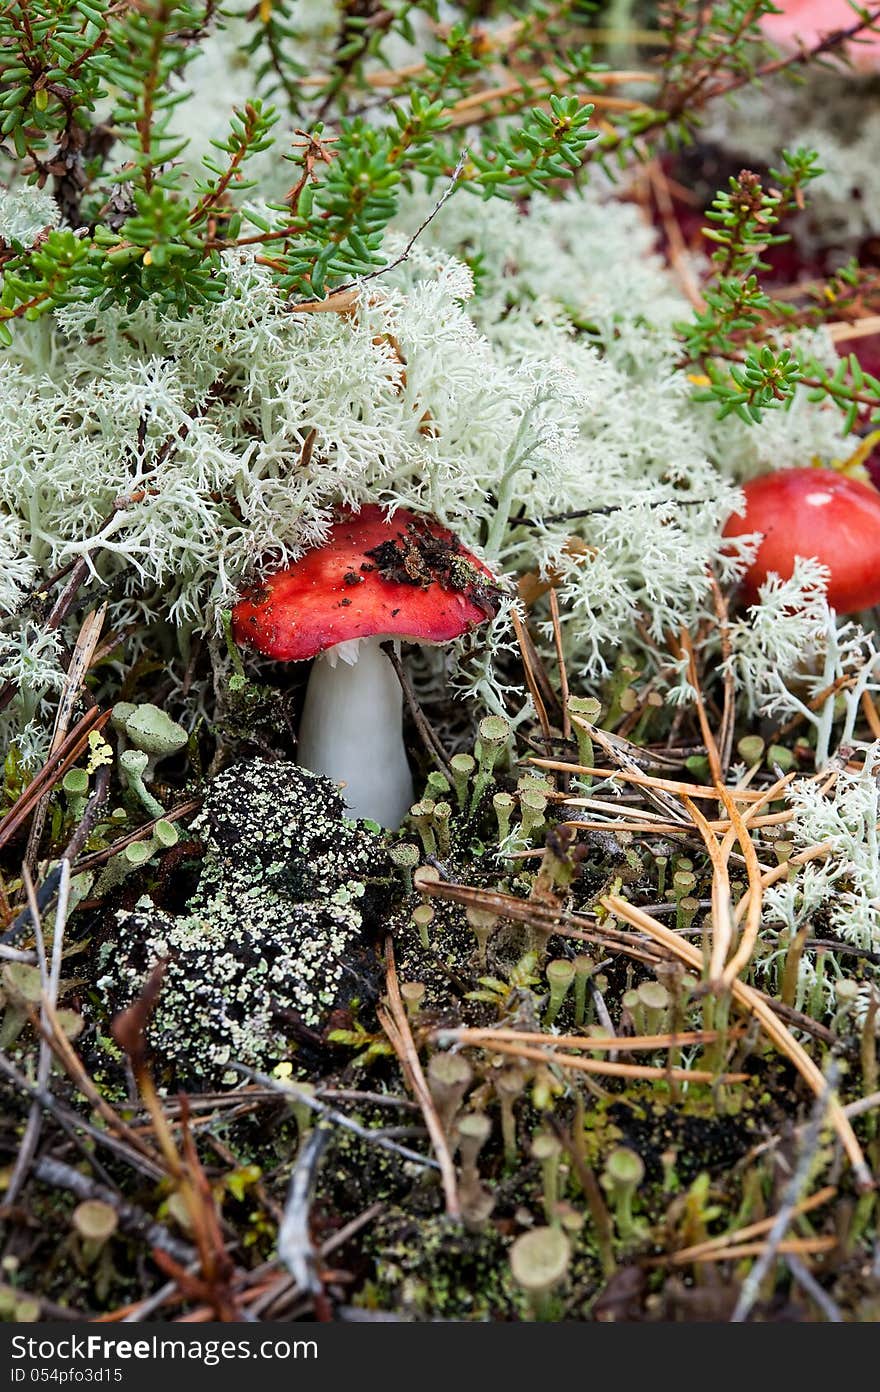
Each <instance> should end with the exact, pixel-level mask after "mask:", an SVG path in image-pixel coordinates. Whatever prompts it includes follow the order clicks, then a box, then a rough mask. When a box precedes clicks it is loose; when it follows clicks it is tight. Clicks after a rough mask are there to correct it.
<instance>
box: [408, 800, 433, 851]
mask: <svg viewBox="0 0 880 1392" xmlns="http://www.w3.org/2000/svg"><path fill="white" fill-rule="evenodd" d="M409 815H410V820H411V821H412V823H413V825H414V826H415V828H416V831H417V832H418V833H419V836H420V837H421V841H422V846H423V848H424V852H425V855H427V856H432V855H436V854H437V841H436V838H435V836H434V803H433V800H432V799H431V798H423V799H422V801H421V802H416V803H413V805H412V807H411V808H410V809H409Z"/></svg>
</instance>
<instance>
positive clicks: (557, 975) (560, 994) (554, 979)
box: [544, 957, 575, 1029]
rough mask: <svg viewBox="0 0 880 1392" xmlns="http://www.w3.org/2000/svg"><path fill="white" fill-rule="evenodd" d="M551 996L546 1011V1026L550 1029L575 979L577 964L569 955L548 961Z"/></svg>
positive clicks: (546, 969)
mask: <svg viewBox="0 0 880 1392" xmlns="http://www.w3.org/2000/svg"><path fill="white" fill-rule="evenodd" d="M545 971H546V976H547V985H548V986H549V987H550V998H549V1000H548V1002H547V1009H546V1011H545V1013H544V1028H545V1029H549V1028H550V1026H551V1025H552V1024H553V1022H554V1020H555V1019H556V1016H557V1015H558V1014H559V1012H560V1010H561V1009H562V1006H563V1004H564V1002H565V998H566V996H567V995H568V993H569V991H570V990H571V987H572V984H573V982H574V979H575V965H574V962H572V961H570V960H569V959H568V958H567V957H559V958H556V959H555V960H554V961H552V962H548V963H547V966H546V968H545Z"/></svg>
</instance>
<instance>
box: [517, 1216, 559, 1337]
mask: <svg viewBox="0 0 880 1392" xmlns="http://www.w3.org/2000/svg"><path fill="white" fill-rule="evenodd" d="M570 1262H571V1245H570V1243H569V1241H568V1238H567V1237H566V1236H565V1233H564V1232H563V1231H562V1229H561V1228H559V1227H555V1228H534V1229H533V1230H532V1231H531V1232H528V1233H523V1234H522V1235H521V1236H520V1237H518V1238H517V1239H516V1241H515V1242H514V1244H513V1246H512V1247H511V1249H510V1272H511V1275H512V1276H513V1279H514V1281H515V1282H516V1284H517V1286H519V1288H520V1290H521V1291H522V1292H523V1294H524V1295H525V1297H526V1304H527V1306H528V1309H529V1314H530V1316H531V1318H532V1319H534V1320H547V1319H551V1318H552V1317H553V1313H554V1301H553V1294H554V1292H555V1291H557V1290H558V1289H559V1287H560V1286H561V1285H562V1283H563V1281H564V1280H565V1278H566V1276H567V1275H568V1268H569V1264H570Z"/></svg>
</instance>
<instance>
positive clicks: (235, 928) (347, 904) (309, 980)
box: [99, 760, 392, 1082]
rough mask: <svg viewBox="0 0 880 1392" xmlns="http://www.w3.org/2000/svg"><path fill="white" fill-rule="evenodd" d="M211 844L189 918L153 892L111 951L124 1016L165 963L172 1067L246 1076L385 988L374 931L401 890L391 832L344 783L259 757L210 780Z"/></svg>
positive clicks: (199, 829)
mask: <svg viewBox="0 0 880 1392" xmlns="http://www.w3.org/2000/svg"><path fill="white" fill-rule="evenodd" d="M191 831H192V834H193V835H196V836H198V837H199V838H200V839H201V841H202V844H203V846H204V860H203V862H202V866H201V873H200V877H199V883H198V887H197V889H196V891H195V893H194V894H193V896H192V898H191V899H190V900H189V902H188V903H187V906H186V907H187V910H188V912H187V913H186V914H185V915H183V916H178V915H174V914H170V913H167V912H165V911H163V910H160V909H157V908H156V907H155V905H154V904H153V903H152V901H151V900H150V899H149V898H147V897H145V898H143V899H141V900H140V901H139V903H138V904H137V905H136V907H135V909H134V911H133V912H120V913H118V914H117V915H116V918H117V922H116V925H115V926H114V929H113V932H112V935H111V937H110V939H109V940H108V941H107V942H106V943H105V944H104V946H103V947H102V948H101V952H100V969H101V979H100V982H99V985H100V987H101V990H102V993H103V996H104V999H105V1002H106V1004H107V1006H108V1007H109V1008H110V1009H111V1010H113V1011H114V1012H115V1011H117V1010H121V1009H123V1008H124V1007H125V1006H126V1005H128V1004H129V1003H130V1002H131V1001H132V1000H133V999H134V998H135V997H136V996H137V994H138V992H139V991H140V989H141V987H142V985H143V982H144V980H145V979H146V976H147V975H148V973H149V972H150V970H151V969H152V968H153V966H154V965H155V963H156V962H157V961H159V960H161V959H165V960H167V970H166V973H165V977H164V981H163V984H162V991H161V994H160V997H159V1002H158V1005H157V1007H156V1010H155V1013H154V1015H153V1018H152V1021H151V1024H150V1030H149V1038H150V1044H151V1046H152V1048H153V1050H154V1053H155V1055H156V1057H157V1059H160V1060H161V1062H162V1064H163V1065H165V1066H166V1067H170V1069H171V1071H172V1072H173V1073H174V1075H175V1076H176V1077H177V1078H178V1079H179V1080H182V1079H184V1078H185V1077H198V1078H203V1079H214V1080H219V1081H223V1082H231V1081H233V1080H238V1079H239V1078H240V1074H238V1073H236V1072H235V1071H234V1069H233V1068H232V1064H233V1063H243V1064H247V1065H250V1066H252V1067H260V1068H265V1067H267V1066H270V1065H271V1064H273V1063H274V1062H276V1061H277V1060H279V1059H281V1058H284V1057H285V1056H286V1055H287V1054H288V1053H289V1052H290V1040H291V1039H292V1038H295V1037H296V1034H297V1030H298V1029H299V1033H300V1034H301V1033H302V1026H305V1027H306V1029H307V1030H312V1031H314V1030H317V1029H320V1028H321V1027H322V1026H323V1025H324V1023H325V1022H326V1019H327V1017H328V1015H329V1014H330V1012H331V1011H332V1010H333V1009H334V1008H337V1007H339V1006H341V1005H345V1004H347V1003H348V1002H349V1001H350V1000H351V999H352V998H353V997H361V998H364V997H369V996H371V995H373V994H374V990H375V981H376V967H375V957H374V954H373V952H372V949H371V948H370V946H369V929H370V927H371V926H372V927H376V926H378V924H379V922H380V918H381V916H382V915H383V914H384V910H385V905H386V901H387V898H388V895H389V893H390V892H391V886H392V870H391V866H390V864H389V863H388V862H387V859H386V856H385V852H384V848H383V846H382V843H381V841H380V840H379V838H378V837H377V836H375V835H372V834H371V833H370V832H369V831H367V830H365V829H364V828H362V827H360V826H358V825H356V824H353V823H350V822H347V821H346V820H345V819H344V806H343V802H342V798H341V796H340V794H339V791H338V789H337V788H336V787H335V786H334V785H333V784H332V783H331V782H330V781H329V780H328V779H326V778H319V777H317V776H316V775H315V774H312V773H309V772H307V771H306V770H305V769H300V768H297V767H295V766H294V765H293V764H289V763H271V762H268V761H265V760H253V761H251V762H248V763H240V764H237V765H235V766H234V767H232V768H230V769H227V770H225V771H224V772H223V773H221V774H220V775H219V776H218V777H217V778H215V779H214V780H213V781H212V783H211V784H210V786H209V788H208V790H207V794H206V797H205V803H204V807H203V809H202V811H201V813H200V814H199V817H198V819H197V820H196V821H195V822H194V823H193V826H192V828H191Z"/></svg>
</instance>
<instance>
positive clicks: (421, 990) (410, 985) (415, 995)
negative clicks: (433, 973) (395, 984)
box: [400, 981, 425, 1020]
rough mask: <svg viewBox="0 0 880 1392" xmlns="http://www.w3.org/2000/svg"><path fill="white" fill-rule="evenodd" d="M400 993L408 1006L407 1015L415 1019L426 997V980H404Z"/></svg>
mask: <svg viewBox="0 0 880 1392" xmlns="http://www.w3.org/2000/svg"><path fill="white" fill-rule="evenodd" d="M400 995H401V999H402V1000H403V1003H404V1005H405V1006H406V1013H407V1015H408V1016H409V1018H410V1019H411V1020H415V1019H416V1017H417V1015H418V1013H419V1011H420V1010H421V1008H422V1002H423V1000H424V999H425V983H424V981H402V982H401V983H400Z"/></svg>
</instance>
